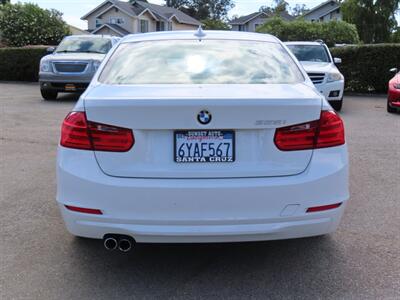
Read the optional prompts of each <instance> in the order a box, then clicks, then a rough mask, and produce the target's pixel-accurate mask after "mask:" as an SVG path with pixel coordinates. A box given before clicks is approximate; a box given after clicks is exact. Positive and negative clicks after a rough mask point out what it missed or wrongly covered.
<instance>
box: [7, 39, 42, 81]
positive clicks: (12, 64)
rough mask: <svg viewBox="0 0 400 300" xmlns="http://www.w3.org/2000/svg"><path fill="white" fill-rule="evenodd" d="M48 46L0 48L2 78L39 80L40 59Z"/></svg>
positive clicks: (9, 79)
mask: <svg viewBox="0 0 400 300" xmlns="http://www.w3.org/2000/svg"><path fill="white" fill-rule="evenodd" d="M46 49H47V46H46V47H44V46H40V47H39V46H37V47H26V48H0V80H8V81H37V80H38V73H39V62H40V59H41V58H42V57H43V56H44V55H46V54H47V52H46Z"/></svg>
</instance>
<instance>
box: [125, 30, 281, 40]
mask: <svg viewBox="0 0 400 300" xmlns="http://www.w3.org/2000/svg"><path fill="white" fill-rule="evenodd" d="M196 34H197V35H196ZM193 39H201V40H213V39H217V40H243V41H260V42H270V43H279V42H280V41H279V39H277V38H276V37H274V36H273V35H270V34H261V33H252V32H240V31H222V30H204V31H202V30H201V31H199V30H190V31H189V30H181V31H159V32H151V33H140V34H130V35H127V36H125V37H124V38H123V39H122V41H121V43H131V42H139V41H152V40H153V41H154V40H193Z"/></svg>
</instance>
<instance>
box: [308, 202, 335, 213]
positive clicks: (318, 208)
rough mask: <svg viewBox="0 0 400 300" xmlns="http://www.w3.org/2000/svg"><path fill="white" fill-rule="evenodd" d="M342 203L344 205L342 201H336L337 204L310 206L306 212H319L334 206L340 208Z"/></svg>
mask: <svg viewBox="0 0 400 300" xmlns="http://www.w3.org/2000/svg"><path fill="white" fill-rule="evenodd" d="M340 205H342V202H340V203H336V204H329V205H323V206H314V207H309V208H308V209H307V211H306V212H308V213H309V212H317V211H324V210H329V209H334V208H338V207H339V206H340Z"/></svg>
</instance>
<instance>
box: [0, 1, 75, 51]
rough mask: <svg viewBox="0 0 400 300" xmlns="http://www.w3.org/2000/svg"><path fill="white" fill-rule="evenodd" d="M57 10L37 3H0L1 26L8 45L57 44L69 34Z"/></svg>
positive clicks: (3, 37) (3, 38)
mask: <svg viewBox="0 0 400 300" xmlns="http://www.w3.org/2000/svg"><path fill="white" fill-rule="evenodd" d="M61 16H62V14H61V13H60V12H59V11H57V10H54V9H52V10H47V9H42V8H40V7H39V6H37V5H36V4H32V3H27V4H22V3H17V4H5V5H0V28H1V36H2V40H3V42H4V43H5V44H6V45H8V46H15V47H20V46H25V45H56V44H58V43H59V42H60V41H61V39H62V38H63V37H64V36H65V35H68V34H69V28H68V26H67V24H66V23H65V22H64V21H63V20H62V18H61Z"/></svg>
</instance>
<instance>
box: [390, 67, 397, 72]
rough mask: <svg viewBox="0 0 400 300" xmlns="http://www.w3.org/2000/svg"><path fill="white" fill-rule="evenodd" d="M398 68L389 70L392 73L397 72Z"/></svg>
mask: <svg viewBox="0 0 400 300" xmlns="http://www.w3.org/2000/svg"><path fill="white" fill-rule="evenodd" d="M397 71H398V69H397V68H391V69H390V70H389V72H390V73H397Z"/></svg>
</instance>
